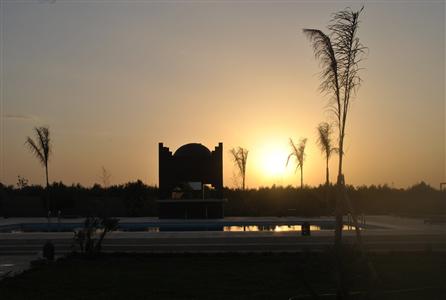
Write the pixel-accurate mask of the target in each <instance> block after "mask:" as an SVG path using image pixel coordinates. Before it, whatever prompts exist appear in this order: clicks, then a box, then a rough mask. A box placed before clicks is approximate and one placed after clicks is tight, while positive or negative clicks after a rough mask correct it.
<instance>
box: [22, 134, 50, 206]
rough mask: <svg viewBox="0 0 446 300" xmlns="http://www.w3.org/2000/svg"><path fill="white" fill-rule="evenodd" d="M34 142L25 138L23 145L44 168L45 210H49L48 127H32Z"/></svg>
mask: <svg viewBox="0 0 446 300" xmlns="http://www.w3.org/2000/svg"><path fill="white" fill-rule="evenodd" d="M34 131H35V136H36V140H33V139H32V138H30V137H27V139H26V142H25V145H27V146H28V148H29V150H30V151H31V153H33V154H34V155H35V156H36V157H37V159H38V160H39V162H40V163H41V164H42V165H43V166H44V167H45V178H46V191H47V197H46V198H47V199H46V206H47V210H49V209H50V203H49V197H48V188H49V181H48V161H49V159H50V154H51V140H50V131H49V129H48V127H44V126H42V127H34Z"/></svg>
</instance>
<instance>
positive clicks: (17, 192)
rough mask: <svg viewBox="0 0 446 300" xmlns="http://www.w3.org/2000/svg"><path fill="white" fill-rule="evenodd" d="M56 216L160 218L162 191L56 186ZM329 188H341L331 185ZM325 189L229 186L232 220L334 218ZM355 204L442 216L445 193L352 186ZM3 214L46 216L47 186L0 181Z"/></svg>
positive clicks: (133, 185) (419, 187) (135, 186)
mask: <svg viewBox="0 0 446 300" xmlns="http://www.w3.org/2000/svg"><path fill="white" fill-rule="evenodd" d="M50 186H51V207H50V211H51V212H52V216H57V214H58V211H61V215H62V216H75V215H77V216H85V215H104V214H105V215H108V216H157V215H158V212H157V203H156V201H157V200H158V188H157V187H156V186H149V185H146V184H144V183H143V182H142V181H140V180H137V181H133V182H128V183H124V184H120V185H110V186H108V187H103V186H101V185H99V184H95V185H93V186H91V187H84V186H82V185H80V184H72V185H65V184H64V183H62V182H55V183H52V184H51V185H50ZM328 188H329V189H330V190H335V189H336V186H334V185H330V186H329V187H328ZM326 189H327V187H326V186H325V185H319V186H316V187H308V186H305V187H304V188H296V187H292V186H285V187H284V186H275V185H273V186H270V187H259V188H255V189H253V188H251V189H245V190H242V189H234V188H228V187H225V188H224V190H223V194H224V197H225V198H226V199H227V200H228V201H227V203H226V204H225V215H227V216H329V215H333V210H334V209H335V202H334V200H333V199H327V198H326ZM346 189H347V192H348V194H349V195H350V197H351V198H352V199H355V200H354V202H353V205H354V207H355V209H356V210H357V211H358V212H359V213H363V214H396V215H420V214H421V215H430V214H432V215H438V214H444V213H445V212H446V201H444V198H445V194H446V191H440V190H438V189H435V188H433V187H431V186H429V185H428V184H426V183H424V182H421V183H419V184H416V185H413V186H412V187H409V188H406V189H402V188H392V187H390V186H388V185H379V186H375V185H371V186H358V187H354V186H347V187H346ZM0 191H1V192H0V216H9V217H13V216H46V211H47V210H46V199H45V193H44V191H45V187H43V186H40V185H28V184H27V183H26V180H25V179H23V178H22V177H19V183H18V184H17V186H13V185H9V186H6V185H3V184H1V183H0Z"/></svg>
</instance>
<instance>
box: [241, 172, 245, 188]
mask: <svg viewBox="0 0 446 300" xmlns="http://www.w3.org/2000/svg"><path fill="white" fill-rule="evenodd" d="M242 189H243V190H245V174H244V173H243V177H242Z"/></svg>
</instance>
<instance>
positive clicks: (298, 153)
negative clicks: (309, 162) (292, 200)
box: [286, 138, 307, 188]
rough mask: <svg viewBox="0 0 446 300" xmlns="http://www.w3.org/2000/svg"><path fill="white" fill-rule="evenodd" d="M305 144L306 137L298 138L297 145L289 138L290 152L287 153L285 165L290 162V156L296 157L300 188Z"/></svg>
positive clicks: (302, 177) (302, 178) (302, 185)
mask: <svg viewBox="0 0 446 300" xmlns="http://www.w3.org/2000/svg"><path fill="white" fill-rule="evenodd" d="M306 144H307V139H306V138H303V139H300V141H299V145H296V144H294V142H293V140H292V139H291V138H290V146H291V153H290V154H289V155H288V158H287V160H286V166H288V163H289V162H290V159H291V157H293V156H294V157H295V159H296V170H295V172H297V169H299V168H300V188H303V187H304V160H305V146H306Z"/></svg>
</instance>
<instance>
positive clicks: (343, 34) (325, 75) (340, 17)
mask: <svg viewBox="0 0 446 300" xmlns="http://www.w3.org/2000/svg"><path fill="white" fill-rule="evenodd" d="M362 11H363V8H361V9H360V10H358V11H352V10H351V9H350V8H347V9H345V10H342V11H339V12H337V13H335V14H334V16H333V18H332V20H331V23H330V25H329V26H328V30H329V31H330V33H329V34H325V33H324V32H322V31H321V30H319V29H304V30H303V32H304V34H305V35H306V36H307V37H308V38H309V40H310V42H311V43H312V46H313V50H314V55H315V57H316V59H317V60H319V62H320V65H321V67H322V71H321V84H320V86H319V89H320V91H321V92H323V93H328V94H331V98H330V101H329V109H330V111H331V112H332V113H333V114H334V116H335V120H336V126H337V129H338V143H339V146H338V154H339V165H338V178H337V186H338V190H339V193H338V197H337V201H336V202H337V203H336V229H335V243H336V244H337V245H338V246H339V245H340V244H341V241H342V227H343V220H342V216H343V214H344V211H343V209H342V207H344V203H343V202H344V200H347V202H349V201H348V199H346V196H345V195H346V194H345V179H344V174H343V173H342V165H343V156H344V137H345V128H346V123H347V115H348V112H349V108H350V103H351V100H352V96H353V95H354V94H355V92H356V91H357V90H358V88H359V86H360V84H361V78H360V76H359V70H360V68H359V63H360V62H361V61H362V58H363V54H364V53H365V50H366V48H365V47H364V46H363V45H362V44H361V43H360V41H359V38H358V37H357V33H358V28H359V16H360V14H361V12H362ZM347 206H348V207H349V208H350V209H351V204H350V203H347ZM353 219H355V217H354V216H353ZM357 235H358V236H360V233H359V230H358V231H357Z"/></svg>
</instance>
